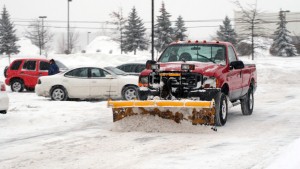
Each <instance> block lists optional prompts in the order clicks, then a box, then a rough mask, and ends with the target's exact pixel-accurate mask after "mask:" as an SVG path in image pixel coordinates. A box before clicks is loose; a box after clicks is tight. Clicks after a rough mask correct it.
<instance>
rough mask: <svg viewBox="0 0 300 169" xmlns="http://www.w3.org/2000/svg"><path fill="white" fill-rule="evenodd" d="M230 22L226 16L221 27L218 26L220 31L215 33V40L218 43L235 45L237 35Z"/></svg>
mask: <svg viewBox="0 0 300 169" xmlns="http://www.w3.org/2000/svg"><path fill="white" fill-rule="evenodd" d="M230 22H231V21H230V19H229V18H228V16H226V17H225V20H224V21H223V25H220V29H219V30H218V31H217V38H218V40H220V41H226V42H230V43H232V44H233V45H235V44H236V42H237V40H236V37H237V35H236V33H235V31H234V29H233V28H232V25H231V23H230Z"/></svg>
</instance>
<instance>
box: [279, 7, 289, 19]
mask: <svg viewBox="0 0 300 169" xmlns="http://www.w3.org/2000/svg"><path fill="white" fill-rule="evenodd" d="M287 12H290V10H285V11H283V10H281V9H280V11H279V13H280V14H282V15H283V16H284V20H286V18H285V17H286V13H287Z"/></svg>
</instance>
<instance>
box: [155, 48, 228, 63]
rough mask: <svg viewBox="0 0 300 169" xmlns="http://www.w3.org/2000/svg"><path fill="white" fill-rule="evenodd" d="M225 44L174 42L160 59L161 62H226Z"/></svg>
mask: <svg viewBox="0 0 300 169" xmlns="http://www.w3.org/2000/svg"><path fill="white" fill-rule="evenodd" d="M225 56H226V55H225V46H223V45H215V44H174V45H171V46H169V47H168V48H167V49H166V50H165V51H164V52H163V54H162V55H161V57H160V58H159V59H158V61H159V62H180V61H198V62H213V63H217V64H225V63H226V57H225Z"/></svg>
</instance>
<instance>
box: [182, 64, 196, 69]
mask: <svg viewBox="0 0 300 169" xmlns="http://www.w3.org/2000/svg"><path fill="white" fill-rule="evenodd" d="M181 70H195V65H191V64H182V65H181Z"/></svg>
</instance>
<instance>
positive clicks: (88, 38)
mask: <svg viewBox="0 0 300 169" xmlns="http://www.w3.org/2000/svg"><path fill="white" fill-rule="evenodd" d="M90 33H91V32H87V45H89V43H90Z"/></svg>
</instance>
